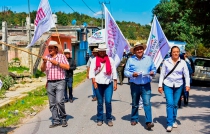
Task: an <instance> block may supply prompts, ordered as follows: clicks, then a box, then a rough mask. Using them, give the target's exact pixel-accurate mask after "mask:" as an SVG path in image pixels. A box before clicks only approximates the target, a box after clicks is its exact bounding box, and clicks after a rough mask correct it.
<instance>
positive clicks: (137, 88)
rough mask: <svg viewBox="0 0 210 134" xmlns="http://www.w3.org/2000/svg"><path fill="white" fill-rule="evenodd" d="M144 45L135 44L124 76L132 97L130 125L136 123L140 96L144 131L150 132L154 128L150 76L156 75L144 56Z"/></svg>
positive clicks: (151, 63) (149, 59)
mask: <svg viewBox="0 0 210 134" xmlns="http://www.w3.org/2000/svg"><path fill="white" fill-rule="evenodd" d="M145 49H146V45H143V44H141V43H139V42H137V43H136V44H135V45H134V47H133V48H131V52H132V51H133V53H134V55H133V56H132V57H130V58H129V59H128V61H127V63H126V66H125V70H124V74H125V76H127V77H130V89H131V97H132V111H131V125H132V126H134V125H136V124H137V123H138V117H139V114H138V105H139V99H140V96H141V97H142V99H143V105H144V111H145V118H146V122H145V123H146V129H148V130H150V129H151V128H152V127H154V123H152V110H151V103H150V98H151V85H150V82H151V76H154V75H155V73H156V68H155V65H154V62H153V61H152V59H151V58H150V57H149V56H147V55H144V50H145Z"/></svg>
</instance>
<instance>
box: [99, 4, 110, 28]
mask: <svg viewBox="0 0 210 134" xmlns="http://www.w3.org/2000/svg"><path fill="white" fill-rule="evenodd" d="M99 4H101V13H102V14H101V20H102V23H101V29H103V27H104V23H103V20H104V10H103V4H110V1H109V2H108V3H107V2H100V1H99Z"/></svg>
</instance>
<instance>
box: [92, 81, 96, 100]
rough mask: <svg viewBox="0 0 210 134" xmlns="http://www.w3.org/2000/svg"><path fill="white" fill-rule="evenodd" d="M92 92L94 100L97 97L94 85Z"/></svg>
mask: <svg viewBox="0 0 210 134" xmlns="http://www.w3.org/2000/svg"><path fill="white" fill-rule="evenodd" d="M92 91H93V95H92V97H93V98H94V97H96V89H95V88H94V86H93V84H92Z"/></svg>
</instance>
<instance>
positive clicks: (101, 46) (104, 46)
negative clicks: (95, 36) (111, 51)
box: [98, 43, 107, 51]
mask: <svg viewBox="0 0 210 134" xmlns="http://www.w3.org/2000/svg"><path fill="white" fill-rule="evenodd" d="M106 50H107V47H106V43H102V44H99V45H98V51H106Z"/></svg>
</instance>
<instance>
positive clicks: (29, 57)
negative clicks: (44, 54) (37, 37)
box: [26, 0, 33, 75]
mask: <svg viewBox="0 0 210 134" xmlns="http://www.w3.org/2000/svg"><path fill="white" fill-rule="evenodd" d="M26 25H27V37H28V43H31V15H30V0H28V17H27V19H26ZM29 52H32V47H30V48H29ZM28 63H29V69H30V73H31V75H33V56H32V55H31V54H28Z"/></svg>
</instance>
